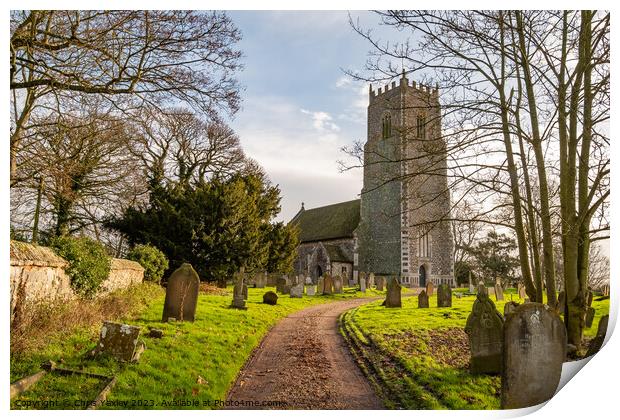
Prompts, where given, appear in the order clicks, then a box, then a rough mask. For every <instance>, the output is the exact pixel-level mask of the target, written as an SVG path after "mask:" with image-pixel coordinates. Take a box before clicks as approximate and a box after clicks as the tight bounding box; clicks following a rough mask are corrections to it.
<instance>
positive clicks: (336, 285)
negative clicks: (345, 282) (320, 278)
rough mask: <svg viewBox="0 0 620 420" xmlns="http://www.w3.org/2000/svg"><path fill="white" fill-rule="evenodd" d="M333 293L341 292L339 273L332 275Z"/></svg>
mask: <svg viewBox="0 0 620 420" xmlns="http://www.w3.org/2000/svg"><path fill="white" fill-rule="evenodd" d="M333 280H334V293H342V277H340V274H338V275H337V276H335V277H334V279H333Z"/></svg>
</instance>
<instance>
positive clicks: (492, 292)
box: [487, 287, 495, 297]
mask: <svg viewBox="0 0 620 420" xmlns="http://www.w3.org/2000/svg"><path fill="white" fill-rule="evenodd" d="M487 295H488V296H489V297H491V296H494V295H495V287H487Z"/></svg>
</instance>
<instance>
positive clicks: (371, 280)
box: [368, 273, 375, 289]
mask: <svg viewBox="0 0 620 420" xmlns="http://www.w3.org/2000/svg"><path fill="white" fill-rule="evenodd" d="M373 287H375V273H370V274H368V288H369V289H372V288H373Z"/></svg>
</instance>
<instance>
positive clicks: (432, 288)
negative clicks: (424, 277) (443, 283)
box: [426, 280, 435, 297]
mask: <svg viewBox="0 0 620 420" xmlns="http://www.w3.org/2000/svg"><path fill="white" fill-rule="evenodd" d="M434 293H435V285H434V284H433V282H432V281H430V280H429V281H428V283H426V295H427V296H428V297H431V296H433V294H434Z"/></svg>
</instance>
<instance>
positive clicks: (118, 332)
mask: <svg viewBox="0 0 620 420" xmlns="http://www.w3.org/2000/svg"><path fill="white" fill-rule="evenodd" d="M139 335H140V327H135V326H133V325H127V324H119V323H116V322H110V321H104V323H103V326H102V327H101V331H100V332H99V344H97V348H96V349H95V354H101V353H103V354H107V355H110V356H112V357H114V358H115V359H116V360H120V361H123V362H131V361H135V360H137V358H138V357H139V356H140V353H142V351H143V350H144V344H143V343H139V342H138V336H139Z"/></svg>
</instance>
